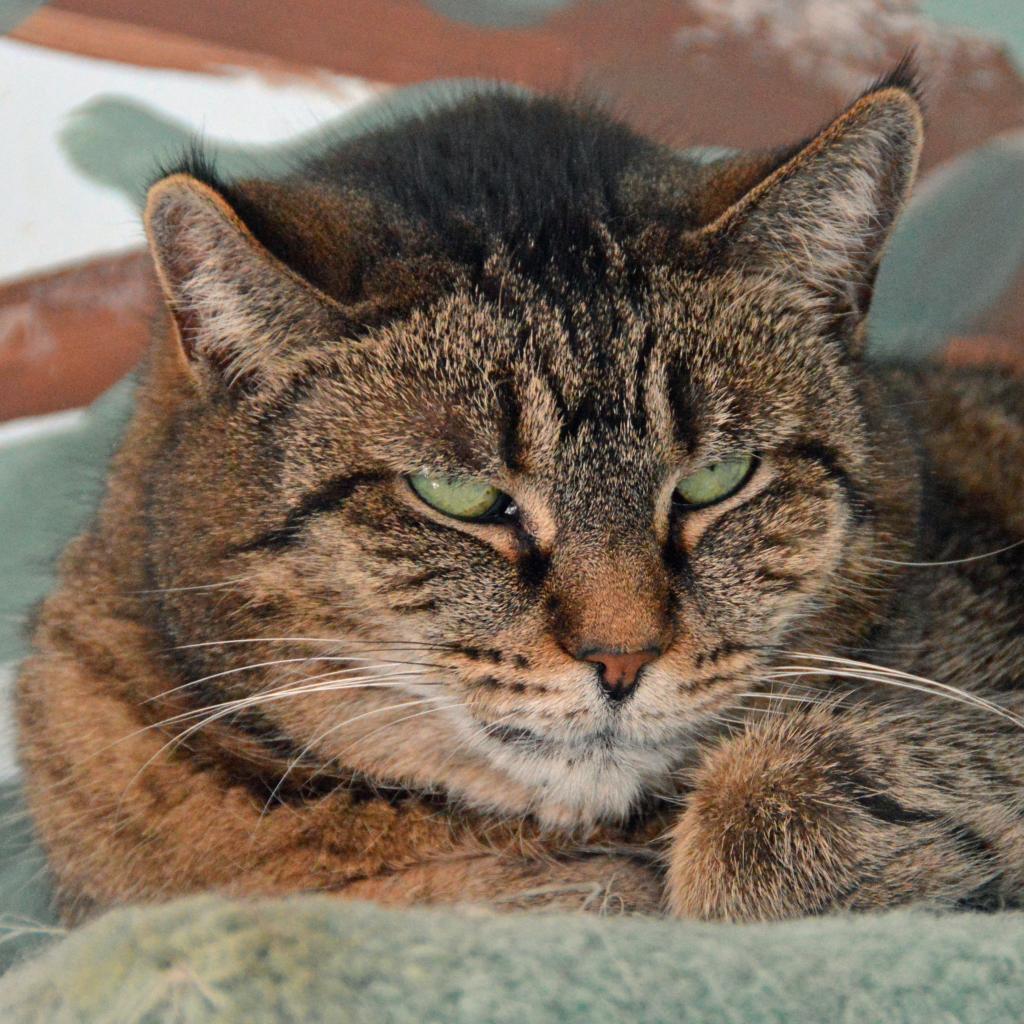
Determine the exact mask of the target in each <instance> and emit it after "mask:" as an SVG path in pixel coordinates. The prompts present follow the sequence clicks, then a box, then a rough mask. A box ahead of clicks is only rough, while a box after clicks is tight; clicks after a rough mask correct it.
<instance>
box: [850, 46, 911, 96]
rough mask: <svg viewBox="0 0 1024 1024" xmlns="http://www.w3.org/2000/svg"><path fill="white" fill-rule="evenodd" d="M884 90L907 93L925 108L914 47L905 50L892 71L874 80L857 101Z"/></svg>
mask: <svg viewBox="0 0 1024 1024" xmlns="http://www.w3.org/2000/svg"><path fill="white" fill-rule="evenodd" d="M885 89H899V90H901V91H902V92H905V93H908V94H909V95H910V97H911V99H913V100H914V102H915V103H916V104H917V105H918V106H919V107H922V108H923V107H924V106H925V83H924V77H923V76H922V74H921V69H920V68H919V67H918V66H917V49H916V48H915V47H911V48H910V49H909V50H907V52H906V53H905V54H903V56H902V57H900V60H899V63H898V64H897V65H896V67H894V68H893V69H892V71H890V72H888V73H887V74H885V75H880V76H879V77H878V78H876V79H875V81H874V82H872V83H871V85H869V86H868V87H867V88H866V89H865V90H864V91H863V92H862V93H861V94H860V96H858V97H857V99H863V98H864V97H865V96H870V95H871V94H872V93H874V92H882V91H883V90H885Z"/></svg>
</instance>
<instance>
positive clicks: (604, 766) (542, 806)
mask: <svg viewBox="0 0 1024 1024" xmlns="http://www.w3.org/2000/svg"><path fill="white" fill-rule="evenodd" d="M677 749H678V748H674V747H672V746H665V747H635V746H631V745H628V744H624V743H613V742H607V741H604V742H602V741H595V742H593V743H590V744H579V743H573V744H568V743H566V744H562V743H557V742H550V741H549V742H546V743H544V744H543V745H542V746H540V745H537V746H534V747H532V748H531V747H530V745H529V744H528V743H526V742H523V741H520V742H511V743H503V744H502V745H501V746H500V747H498V748H497V749H492V750H490V751H489V752H488V754H489V759H490V761H491V763H492V764H493V765H495V766H496V767H498V768H499V769H501V770H502V771H503V772H504V773H505V774H506V775H508V776H509V777H510V778H511V779H512V780H513V781H515V782H516V783H518V784H519V785H520V786H521V787H523V788H524V789H525V790H526V791H527V792H529V793H530V794H531V805H530V806H529V807H528V808H524V810H528V811H530V812H531V813H532V814H533V815H534V816H535V817H536V818H538V820H539V821H540V822H541V823H542V824H543V825H544V826H546V827H550V828H558V829H579V828H587V827H589V826H592V825H596V824H599V823H611V822H620V821H622V820H624V819H626V818H627V817H629V815H630V813H631V811H632V810H633V809H634V808H635V807H636V805H637V804H638V803H639V802H640V801H641V800H642V799H643V798H644V797H645V796H646V795H648V794H650V793H651V792H652V791H657V792H662V791H664V790H665V789H666V788H667V786H668V783H669V781H670V778H671V775H672V772H673V770H674V769H675V768H677V767H678V758H677V756H675V754H676V753H677Z"/></svg>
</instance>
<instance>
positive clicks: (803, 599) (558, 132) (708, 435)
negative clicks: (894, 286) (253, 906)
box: [19, 66, 1024, 919]
mask: <svg viewBox="0 0 1024 1024" xmlns="http://www.w3.org/2000/svg"><path fill="white" fill-rule="evenodd" d="M919 145H920V115H919V112H918V107H917V99H916V87H915V86H914V83H913V76H912V74H911V73H910V72H909V70H908V69H907V68H906V67H905V66H901V67H900V68H899V69H898V70H897V72H896V73H895V74H894V75H893V76H891V77H890V78H889V79H888V80H886V81H884V82H882V83H879V84H878V85H876V86H874V87H872V89H870V90H869V91H868V92H867V93H865V95H864V96H863V97H861V98H860V99H859V100H858V101H856V102H855V103H854V104H853V105H851V107H850V108H849V109H848V110H847V111H845V112H844V113H843V114H841V115H840V116H839V117H838V118H837V119H836V120H835V121H834V122H832V124H830V125H829V126H827V127H826V128H825V129H824V130H823V131H822V132H821V133H820V134H819V135H817V136H815V137H814V138H812V139H810V140H808V141H807V142H805V143H803V144H801V145H799V146H790V147H786V148H785V149H780V150H778V151H776V152H773V153H767V154H761V155H755V156H747V157H742V158H737V159H732V160H727V161H720V162H718V163H716V164H711V165H702V164H699V163H695V162H691V161H688V160H686V159H684V158H681V157H677V156H674V155H673V154H671V153H670V152H668V151H667V150H664V149H662V148H660V147H658V146H655V145H654V144H653V143H650V142H648V141H645V140H642V139H639V138H637V137H635V136H633V135H632V134H631V133H629V132H628V131H627V130H626V129H624V128H622V127H621V126H619V125H616V124H614V123H612V122H610V121H608V120H607V119H605V118H604V117H603V116H602V115H600V114H599V113H596V112H594V111H592V110H588V109H584V108H577V107H574V106H572V105H567V104H564V103H561V102H559V101H554V100H547V99H527V98H523V97H520V96H517V95H514V94H510V93H505V92H502V91H484V92H482V93H481V94H480V95H479V96H476V97H472V98H469V99H466V100H463V101H461V103H460V104H459V105H457V106H455V107H453V108H449V109H439V110H436V111H432V112H428V113H427V114H425V115H423V116H421V117H420V118H418V119H414V120H406V121H402V122H398V123H396V124H393V125H389V126H386V127H385V128H383V129H380V130H379V131H377V132H375V133H372V134H371V135H369V136H367V137H365V138H363V139H361V140H356V141H348V142H343V143H339V144H338V145H337V146H334V147H332V148H331V149H330V150H329V151H328V152H326V153H325V154H324V155H323V156H321V157H319V158H318V159H316V160H314V161H312V162H311V163H310V164H309V165H308V166H306V167H305V168H303V169H301V170H300V171H297V172H296V174H295V175H294V176H293V177H291V178H289V179H287V180H286V181H284V182H279V183H269V182H260V181H250V182H237V183H225V182H221V181H218V180H217V179H216V176H215V175H214V174H213V173H212V172H211V171H210V170H209V168H206V167H203V166H199V165H196V164H191V165H189V166H186V167H184V168H179V169H176V172H175V173H173V174H171V175H170V176H168V177H166V178H165V179H163V180H161V181H160V182H159V183H157V184H156V185H155V186H154V188H153V191H152V193H151V198H150V204H149V209H148V214H147V225H148V228H149V233H150V239H151V243H152V247H153V252H154V257H155V261H156V265H157V270H158V273H159V275H160V278H161V281H162V284H163V286H164V289H165V294H166V297H167V305H168V317H167V320H166V323H165V324H163V325H162V326H161V327H160V329H159V330H158V331H157V333H156V336H155V338H154V343H153V347H152V350H151V354H150V357H149V360H148V363H147V365H146V367H145V369H144V371H143V374H142V379H141V383H140V387H139V393H138V401H137V411H136V415H135V418H134V420H133V422H132V424H131V426H130V428H129V430H128V433H127V435H126V438H125V440H124V443H123V446H122V448H121V451H120V453H119V455H118V456H117V458H116V460H115V463H114V466H113V468H112V471H111V475H110V481H109V487H108V492H107V496H106V498H105V500H104V503H103V505H102V507H101V509H100V511H99V514H98V517H97V519H96V521H95V523H94V524H93V526H92V527H91V528H90V529H89V530H88V531H87V532H86V533H85V534H84V535H83V536H82V537H80V538H78V539H77V540H76V541H75V542H74V543H73V544H72V545H71V547H70V548H69V549H68V552H67V553H66V555H65V557H64V561H63V568H62V582H61V584H60V587H59V588H58V590H57V591H56V592H55V593H54V594H53V595H52V596H51V598H50V599H49V600H48V601H47V603H46V604H45V606H44V607H43V609H42V612H41V614H40V617H39V624H38V629H37V633H36V654H35V655H34V657H33V658H32V659H31V660H30V661H29V662H28V663H27V665H26V667H25V669H24V671H23V673H22V676H21V681H20V686H19V713H20V719H21V729H22V756H23V760H24V764H25V767H26V771H27V778H28V786H29V797H30V801H31V804H32V808H33V813H34V815H35V819H36V823H37V826H38V829H39V832H40V835H41V837H42V839H43V842H44V843H45V845H46V847H47V850H48V852H49V856H50V863H51V866H52V868H53V871H54V874H55V877H56V879H57V882H58V886H59V891H60V895H61V899H62V902H63V905H64V907H65V910H66V913H67V915H68V916H69V917H70V918H79V917H82V916H84V915H87V914H88V913H90V912H92V911H93V910H95V909H97V908H102V907H105V906H108V905H111V904H114V903H119V902H124V901H129V900H154V899H162V898H165V897H168V896H172V895H176V894H180V893H184V892H190V891H196V890H202V889H212V888H215V889H219V890H225V891H229V892H236V893H266V892H281V891H295V890H306V889H329V890H332V891H338V892H340V893H343V894H346V895H350V896H360V897H369V898H375V899H380V900H382V901H389V902H438V901H452V900H457V899H473V900H479V901H483V902H488V903H490V904H492V905H495V906H533V905H536V904H537V903H538V902H542V903H547V904H549V905H550V904H554V905H574V903H575V902H578V901H579V899H580V897H579V893H580V891H581V890H580V886H581V884H585V886H590V885H596V886H598V887H599V888H601V887H604V888H603V889H602V890H601V891H602V892H603V893H604V895H603V896H602V899H601V900H600V901H598V902H599V904H600V905H601V906H603V907H606V908H607V907H608V906H610V905H615V906H624V907H628V908H631V909H637V910H644V911H655V910H659V909H666V908H667V909H668V910H669V911H671V912H673V913H678V914H686V915H697V916H701V917H708V918H732V919H764V918H778V917H784V916H791V915H797V914H802V913H810V912H820V911H823V910H828V909H841V908H854V909H865V908H874V907H881V906H889V905H894V904H901V903H908V902H923V903H929V904H932V905H945V906H948V905H970V906H994V905H1002V904H1003V903H1006V902H1012V901H1014V900H1015V899H1016V898H1017V895H1018V893H1019V890H1020V885H1021V868H1022V865H1024V816H1022V814H1024V805H1022V801H1021V792H1022V791H1021V785H1020V784H1021V781H1022V776H1024V757H1022V756H1021V755H1020V753H1019V750H1020V749H1021V736H1020V729H1021V727H1022V725H1024V722H1022V721H1021V719H1020V718H1018V717H1017V716H1018V715H1019V714H1021V713H1024V701H1022V700H1021V699H1020V695H1019V694H1020V690H1019V684H1020V682H1021V667H1022V665H1024V631H1022V626H1021V622H1022V617H1024V615H1022V613H1024V600H1022V598H1021V597H1020V589H1021V588H1020V586H1019V579H1020V571H1021V566H1022V564H1024V547H1012V546H1011V545H1013V544H1014V543H1015V542H1016V541H1017V540H1018V539H1019V538H1021V537H1022V536H1024V520H1022V518H1021V511H1020V510H1021V508H1022V498H1024V482H1022V477H1021V474H1022V472H1024V469H1022V467H1024V426H1022V421H1021V413H1020V410H1021V408H1022V407H1024V405H1022V401H1021V399H1022V389H1021V385H1020V383H1019V382H1014V381H1011V380H1005V379H998V378H996V377H994V376H986V375H978V376H977V377H965V376H964V375H962V374H961V375H959V376H957V377H953V376H951V375H949V374H945V373H943V372H942V371H940V370H937V369H930V370H926V371H919V372H911V371H897V370H881V369H879V368H877V367H874V366H872V365H871V364H869V363H867V362H865V361H864V359H863V353H862V349H863V337H864V324H865V319H864V318H865V314H866V311H867V309H868V306H869V303H870V291H871V282H872V280H873V276H874V271H875V268H876V266H877V263H878V260H879V258H880V254H881V251H882V248H883V246H884V243H885V239H886V237H887V235H888V233H889V231H890V229H891V226H892V223H893V221H894V219H895V217H896V216H897V214H898V212H899V208H900V206H901V204H902V202H903V200H904V199H905V197H906V194H907V192H908V190H909V188H910V184H911V181H912V178H913V174H914V170H915V165H916V159H917V151H918V148H919ZM737 453H739V454H751V455H754V456H756V459H757V463H756V469H755V470H754V472H753V473H752V475H751V477H750V479H749V480H748V481H747V482H746V483H745V484H744V486H743V487H742V488H741V489H740V490H739V491H738V492H737V493H736V494H735V495H733V496H731V497H729V498H727V499H726V500H724V501H722V502H720V503H718V504H715V505H712V506H710V507H708V508H706V509H701V510H696V511H693V510H688V509H684V508H682V507H680V505H679V503H678V502H676V501H675V500H674V499H673V497H672V495H673V489H674V486H675V484H676V482H677V481H678V480H679V479H680V477H681V476H682V475H683V474H685V473H688V472H692V471H693V470H696V469H699V468H700V467H702V466H705V465H707V464H709V463H713V462H715V461H717V460H720V459H723V458H727V457H729V456H732V455H735V454H737ZM420 472H426V473H431V474H443V475H455V476H469V477H473V478H480V479H484V480H487V481H489V482H491V483H492V484H493V485H494V486H496V487H498V488H500V489H502V490H504V491H505V492H507V493H508V494H510V495H512V496H513V498H514V500H515V502H516V505H517V507H518V508H519V509H520V519H519V520H518V521H517V522H516V523H502V524H472V523H466V522H462V521H456V520H453V519H451V518H448V517H446V516H444V515H443V514H441V513H439V512H436V511H435V510H433V509H431V508H430V507H428V506H427V505H426V504H424V503H423V502H422V501H421V500H420V499H419V498H418V497H417V496H416V495H415V494H414V492H413V491H412V489H411V488H410V487H409V486H408V483H407V481H406V478H407V476H408V475H409V474H413V473H420ZM989 552H1000V553H997V554H988V553H989ZM977 555H984V556H985V557H981V558H976V559H975V558H974V556H977ZM964 558H970V559H972V560H969V561H958V560H959V559H964ZM936 561H937V562H940V563H943V564H938V565H933V566H928V565H923V564H918V563H931V562H936ZM907 563H909V564H907ZM945 563H949V564H945ZM595 645H596V646H599V647H604V648H612V649H621V650H634V649H649V648H655V649H657V650H658V651H659V652H660V655H659V656H658V657H657V658H656V660H654V661H653V662H651V663H650V664H649V665H647V666H646V667H645V668H644V669H643V671H642V674H641V676H640V681H639V685H638V686H637V687H636V689H635V690H634V691H633V693H632V694H631V696H630V697H629V699H628V700H624V701H616V702H612V701H610V700H609V699H608V698H607V696H606V695H605V694H604V692H603V691H602V689H601V687H600V686H599V685H598V682H597V674H596V670H595V666H594V664H593V663H592V662H589V661H586V660H583V659H582V657H581V656H580V652H581V651H585V650H589V649H590V648H591V647H593V646H595ZM587 891H588V892H589V891H590V890H589V889H588V890H587Z"/></svg>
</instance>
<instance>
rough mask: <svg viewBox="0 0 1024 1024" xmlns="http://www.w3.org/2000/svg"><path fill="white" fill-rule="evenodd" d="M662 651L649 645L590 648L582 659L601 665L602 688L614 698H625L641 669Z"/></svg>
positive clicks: (582, 655) (633, 685) (634, 684)
mask: <svg viewBox="0 0 1024 1024" xmlns="http://www.w3.org/2000/svg"><path fill="white" fill-rule="evenodd" d="M660 653H661V652H660V651H658V650H657V649H656V648H652V647H648V648H645V649H644V650H642V651H606V650H600V649H599V650H590V651H587V652H586V653H585V654H581V655H580V660H581V661H591V662H593V663H594V664H595V665H600V666H601V688H602V689H603V690H604V692H605V693H606V694H607V695H608V697H610V698H611V699H612V700H624V699H625V698H626V697H628V696H629V694H630V693H632V691H633V688H634V687H635V686H636V681H637V678H638V677H639V675H640V669H642V668H643V667H644V665H646V664H648V663H649V662H652V661H654V659H655V658H657V657H658V655H659V654H660Z"/></svg>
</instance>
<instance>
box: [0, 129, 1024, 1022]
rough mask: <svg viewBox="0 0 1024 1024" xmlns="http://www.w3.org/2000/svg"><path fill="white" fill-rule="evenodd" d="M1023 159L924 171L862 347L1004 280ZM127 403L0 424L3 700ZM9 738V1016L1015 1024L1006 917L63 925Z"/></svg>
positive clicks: (913, 329) (1020, 1014)
mask: <svg viewBox="0 0 1024 1024" xmlns="http://www.w3.org/2000/svg"><path fill="white" fill-rule="evenodd" d="M99 116H102V112H101V114H100V115H99ZM270 155H271V154H267V156H268V159H269V156H270ZM227 156H228V157H230V156H231V154H227ZM271 162H272V161H271ZM229 163H230V160H229ZM1022 171H1024V135H1022V134H1021V133H1018V134H1016V135H1011V136H1006V137H1003V138H1002V139H1000V140H997V141H996V142H994V143H993V144H991V145H990V146H987V147H984V148H983V149H981V150H978V151H975V152H974V153H972V154H968V156H966V157H964V158H961V159H960V160H958V161H956V162H955V163H953V164H951V165H947V166H946V167H945V168H943V169H942V170H941V173H939V172H936V173H935V174H934V175H933V176H932V178H930V179H929V180H927V181H926V182H925V183H924V185H923V187H922V188H921V190H920V191H919V193H918V196H917V198H916V199H915V200H914V202H913V203H912V205H911V207H910V209H909V211H908V212H907V214H906V216H905V217H904V219H903V222H902V226H901V228H900V230H899V231H898V233H897V236H896V238H895V240H894V242H893V245H892V247H891V250H890V255H889V258H888V259H887V260H886V262H885V264H884V266H883V270H882V273H881V275H880V277H879V282H878V289H877V292H876V299H875V304H874V310H873V331H872V341H873V346H874V351H875V353H876V355H878V356H880V357H886V356H893V355H896V356H900V357H908V356H909V357H925V356H927V355H928V353H929V351H930V350H931V349H932V348H933V347H934V345H935V344H936V342H937V341H939V340H941V339H942V338H943V337H945V336H948V334H949V333H951V332H955V331H956V330H961V329H964V328H965V327H966V326H967V325H969V324H970V323H971V322H973V321H974V319H975V318H976V317H977V315H978V313H979V310H980V309H981V308H983V307H984V306H985V305H986V304H987V303H988V302H990V301H991V299H992V296H993V293H995V292H998V290H999V289H1000V288H1001V287H1004V286H1005V285H1006V283H1007V282H1009V281H1011V280H1013V279H1014V278H1015V275H1016V274H1017V271H1018V269H1019V267H1020V265H1021V255H1022V253H1021V246H1022V245H1024V224H1018V223H1017V220H1020V219H1021V218H1022V217H1024V201H1018V200H1021V198H1022V197H1021V195H1020V193H1021V190H1022V188H1024V185H1022V183H1024V173H1022ZM966 209H969V210H971V211H972V215H971V217H970V218H969V221H965V220H964V217H963V211H964V210H966ZM939 243H941V244H939ZM922 296H925V298H926V299H927V301H925V300H924V299H923V298H922ZM130 400H131V395H130V382H125V383H124V384H123V385H119V386H118V387H117V388H115V389H114V390H113V391H112V392H111V393H110V394H108V395H107V396H105V397H104V398H103V399H101V400H100V401H99V402H97V403H96V404H95V405H94V406H93V407H92V408H90V409H88V410H83V411H77V412H73V413H62V414H57V415H56V416H54V417H47V418H45V419H43V420H42V421H39V422H32V423H16V424H12V425H5V426H0V537H2V538H3V539H4V543H3V544H0V695H3V694H4V692H5V691H6V690H7V689H8V687H9V685H10V681H11V680H12V679H13V675H14V671H15V669H16V665H17V662H18V660H19V659H20V658H21V657H23V656H24V653H25V624H26V620H27V618H28V614H29V610H30V608H31V606H32V604H33V603H34V602H35V601H37V600H38V599H39V598H40V597H42V596H43V595H44V594H45V593H46V591H47V590H48V588H49V587H50V586H51V585H52V580H53V561H54V558H55V556H56V554H57V552H59V550H60V548H61V547H62V546H63V544H64V543H65V542H66V540H67V539H68V538H69V537H70V536H71V535H72V534H73V533H75V532H76V531H77V530H78V529H80V528H81V526H82V525H83V523H84V522H85V520H86V519H87V517H88V515H89V514H90V511H91V509H92V508H93V507H95V502H96V499H97V497H98V494H99V491H100V489H101V486H102V478H103V468H104V465H105V462H106V459H107V457H108V456H109V453H110V451H111V450H112V448H113V446H114V444H115V443H116V439H117V436H118V432H119V429H120V425H121V424H122V423H123V421H124V419H125V416H126V414H127V411H128V409H129V407H130ZM3 718H9V716H6V715H5V716H0V722H2V719H3ZM10 740H11V737H10V735H9V729H0V912H2V915H3V916H2V923H3V927H2V928H0V969H2V968H3V967H6V966H8V965H9V964H10V963H12V962H15V963H16V966H15V967H14V968H13V969H12V970H10V971H9V972H8V973H7V974H6V975H5V976H4V977H3V978H2V979H0V1021H2V1022H4V1024H30V1022H31V1024H37V1022H38V1024H63V1022H76V1024H78V1022H83V1024H108V1022H109V1024H148V1022H157V1021H161V1022H162V1021H174V1022H181V1024H214V1022H218V1024H219V1022H244V1024H262V1022H267V1024H290V1022H307V1021H309V1022H321V1021H322V1022H335V1021H337V1022H360V1024H361V1022H378V1021H380V1022H410V1024H411V1022H414V1021H415V1022H428V1021H437V1022H442V1021H443V1022H460V1021H466V1022H469V1021H472V1022H474V1024H487V1022H492V1021H493V1022H505V1021H508V1022H513V1021H514V1022H516V1024H534V1022H538V1024H539V1022H547V1021H551V1022H556V1021H557V1022H570V1024H572V1022H581V1024H582V1022H602V1021H609V1022H610V1021H616V1022H618V1021H626V1020H634V1019H635V1020H639V1021H645V1022H647V1021H649V1022H654V1024H657V1022H661V1021H665V1022H669V1021H671V1022H673V1024H675V1022H679V1021H688V1022H703V1021H708V1022H711V1021H714V1022H720V1021H726V1022H728V1021H734V1022H739V1024H757V1022H761V1021H779V1022H787V1024H801V1022H812V1021H814V1022H817V1021H821V1022H845V1021H849V1022H857V1024H871V1022H876V1021H877V1022H879V1024H881V1022H885V1024H890V1022H892V1024H901V1022H908V1024H916V1022H921V1024H941V1022H948V1024H954V1022H958V1024H963V1022H967V1024H970V1022H975V1021H977V1022H982V1021H984V1022H985V1024H1002V1022H1006V1024H1011V1022H1012V1024H1020V1022H1021V1021H1024V915H1021V914H1015V913H1002V914H992V915H971V914H960V915H940V916H935V915H931V916H925V915H921V914H915V913H907V912H898V913H891V914H885V915H879V916H874V917H862V918H856V919H853V918H820V919H814V920H807V921H799V922H793V923H789V924H782V925H756V926H739V925H703V924H696V923H691V922H670V921H654V920H639V919H624V918H598V917H584V916H579V915H572V914H557V915H556V914H545V915H524V916H494V915H489V914H484V913H482V912H479V911H476V912H471V911H467V910H461V911H460V910H449V911H414V910H410V911H391V910H383V909H380V908H375V907H371V906H365V905H360V904H353V903H348V902H345V901H341V900H337V899H330V898H326V897H304V898H295V899H293V900H289V901H284V902H281V901H277V902H273V901H267V902H248V903H239V902H236V903H230V902H225V901H222V900H218V899H215V898H212V897H207V898H202V899H192V900H185V901H181V902H178V903H174V904H170V905H167V906H164V907H157V908H127V909H124V910H119V911H116V912H113V913H111V914H109V915H108V916H106V917H104V918H101V919H100V920H98V921H96V922H94V923H93V924H91V925H89V926H88V927H86V928H84V929H82V930H80V931H78V932H75V933H73V934H71V935H69V936H63V935H62V934H61V930H60V928H59V927H58V926H57V922H56V918H55V915H54V913H53V909H52V907H51V905H50V898H49V887H48V885H47V880H46V871H45V864H44V862H43V859H42V857H41V855H40V853H39V851H38V849H37V848H36V847H35V846H34V844H33V842H32V837H31V833H30V829H29V827H28V822H27V820H26V818H25V816H24V813H23V810H22V809H21V807H20V803H19V799H18V792H17V775H16V768H15V765H14V761H13V753H12V747H11V742H10ZM41 946H42V947H45V948H43V949H42V950H41V949H40V947H41Z"/></svg>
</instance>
